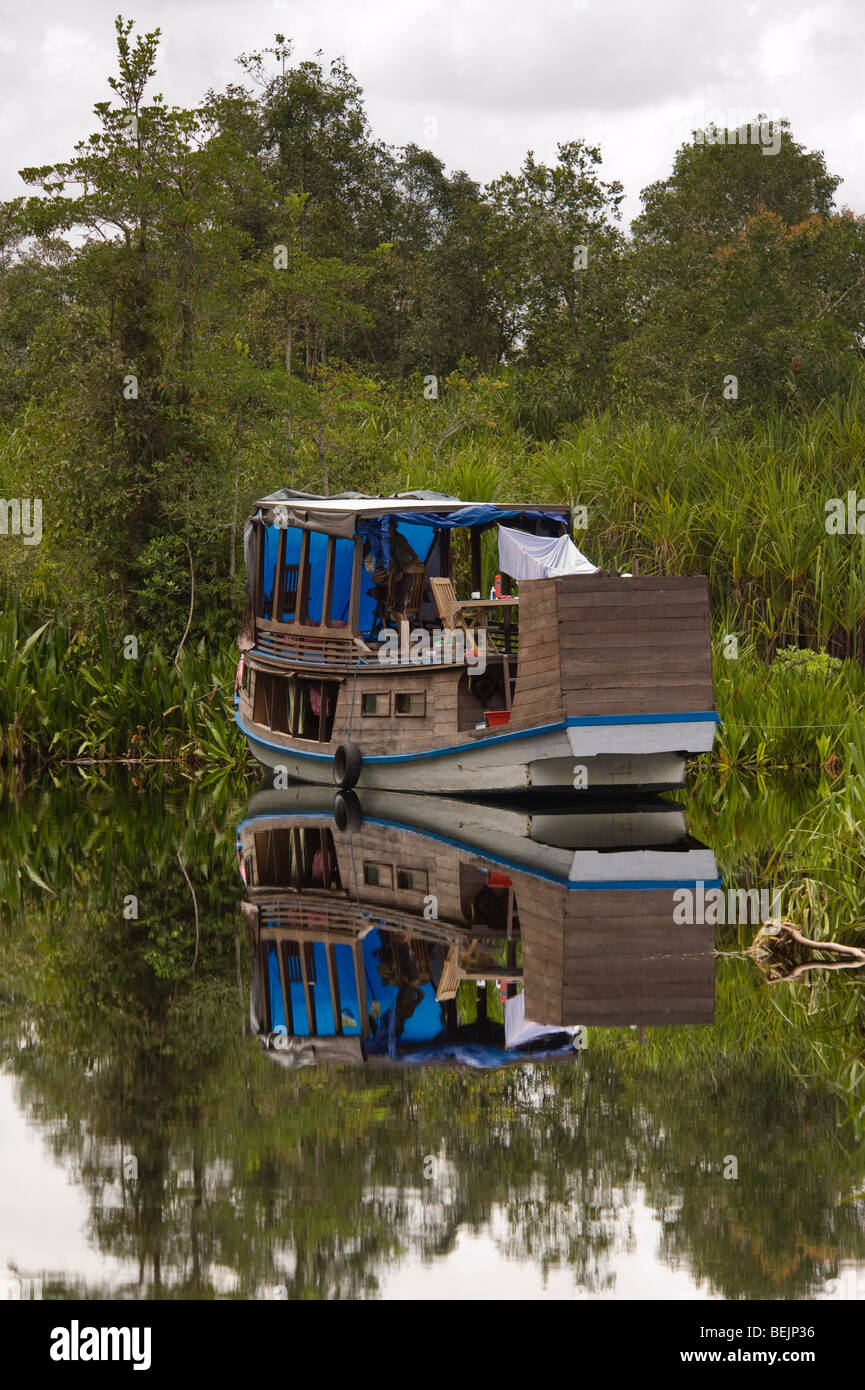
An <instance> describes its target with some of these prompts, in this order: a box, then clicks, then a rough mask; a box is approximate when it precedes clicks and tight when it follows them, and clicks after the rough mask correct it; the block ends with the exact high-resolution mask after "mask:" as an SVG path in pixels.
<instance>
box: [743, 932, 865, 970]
mask: <svg viewBox="0 0 865 1390" xmlns="http://www.w3.org/2000/svg"><path fill="white" fill-rule="evenodd" d="M808 951H822V952H827V953H829V954H830V955H834V956H843V957H845V959H843V960H807V959H805V958H804V957H805V954H806V952H808ZM745 954H746V955H749V956H751V957H752V958H753V959H754V960H755V961H756V962H757V964H758V965H759V967H760V969H761V970H763V971H764V972H765V974H766V979H767V982H768V983H769V984H779V983H781V982H782V981H783V982H786V983H788V984H789V983H790V982H791V981H792V980H796V979H798V978H799V977H800V976H801V975H804V974H805V972H806V971H808V970H859V969H861V967H862V966H863V965H865V951H863V950H860V948H859V947H858V946H844V945H842V943H841V942H840V941H814V940H812V939H811V938H810V937H807V936H804V935H803V933H802V932H801V931H800V930H799V928H798V927H797V926H796V924H795V922H783V921H778V920H777V919H772V920H770V921H768V922H765V923H764V924H763V926H762V927H761V928H760V930H759V932H758V933H757V935H756V937H755V938H754V940H753V942H752V943H751V945H750V946H749V947H748V950H747V951H746V953H745Z"/></svg>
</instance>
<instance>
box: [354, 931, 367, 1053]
mask: <svg viewBox="0 0 865 1390" xmlns="http://www.w3.org/2000/svg"><path fill="white" fill-rule="evenodd" d="M352 954H353V955H354V980H355V985H356V986H357V1007H358V1012H359V1014H360V1019H359V1020H358V1021H359V1023H360V1036H361V1037H362V1038H368V1037H369V1006H368V1000H367V997H366V967H365V966H364V963H363V946H362V945H361V943H360V942H359V941H355V943H354V945H353V946H352Z"/></svg>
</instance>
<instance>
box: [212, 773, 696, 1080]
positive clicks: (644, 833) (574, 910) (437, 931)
mask: <svg viewBox="0 0 865 1390" xmlns="http://www.w3.org/2000/svg"><path fill="white" fill-rule="evenodd" d="M418 803H419V804H418ZM326 808H327V809H326ZM328 809H329V801H328V800H326V799H325V794H324V793H323V792H322V790H321V789H317V788H312V787H309V788H300V789H298V788H293V789H292V790H291V791H290V792H286V793H276V792H268V793H265V794H263V795H261V796H258V797H255V798H253V803H252V805H251V807H250V811H251V814H250V815H249V816H248V818H247V819H246V820H245V821H244V822H243V824H242V825H241V826H240V828H239V831H238V854H239V859H240V863H241V868H242V873H243V877H244V881H245V883H246V904H245V913H246V916H247V922H248V926H249V931H250V944H251V945H252V947H253V952H254V957H255V961H256V969H257V971H258V979H257V984H256V989H257V995H258V998H259V1027H260V1031H261V1032H263V1033H266V1034H272V1033H274V1032H275V1030H277V1029H279V1030H281V1031H282V1033H284V1035H285V1038H286V1042H285V1044H284V1046H285V1047H286V1048H288V1047H289V1043H288V1041H287V1040H288V1039H290V1038H296V1039H306V1040H307V1041H306V1042H303V1043H300V1042H299V1043H298V1047H299V1048H300V1050H304V1049H306V1050H307V1051H309V1050H310V1049H311V1048H313V1043H312V1041H311V1040H312V1039H318V1042H316V1044H315V1048H318V1054H317V1055H322V1054H321V1048H322V1047H324V1044H323V1043H322V1042H321V1040H322V1039H323V1038H331V1039H338V1040H341V1043H340V1047H339V1048H337V1049H336V1052H335V1053H334V1050H333V1049H331V1048H330V1047H329V1046H327V1047H325V1048H324V1051H325V1054H326V1055H331V1056H333V1055H340V1056H341V1055H344V1054H345V1053H346V1051H348V1052H349V1053H350V1054H351V1055H352V1056H356V1057H359V1056H361V1055H363V1050H364V1049H365V1048H366V1047H367V1045H368V1044H369V1043H370V1040H371V1039H373V1038H374V1037H375V1036H376V1031H377V1016H376V1014H375V1008H376V1006H378V1008H379V1015H378V1016H379V1017H380V1016H381V1012H382V1010H383V1009H384V1010H386V1009H387V1008H391V1007H392V1006H394V999H395V995H396V993H397V983H396V982H398V981H399V979H400V978H402V979H403V988H404V989H408V988H409V983H410V981H411V978H412V972H415V976H414V977H415V978H416V980H418V981H420V982H421V985H416V986H415V988H416V989H420V988H421V986H422V991H423V993H424V1001H423V1008H422V1010H421V1012H423V1013H424V1019H425V1027H426V1035H425V1036H426V1040H427V1041H429V1037H430V1030H432V1036H441V1037H448V1036H454V1035H455V1030H456V1028H457V1021H456V1008H455V1004H454V1000H455V997H456V995H457V991H458V989H459V986H460V984H461V983H462V982H463V981H471V980H475V981H485V980H489V979H494V980H499V981H501V982H503V984H504V985H505V987H506V989H507V992H508V993H509V994H512V993H513V992H514V991H515V990H516V989H517V988H519V987H520V986H521V985H522V986H523V987H524V989H525V995H526V1015H527V1017H530V1018H531V1019H532V1021H533V1022H536V1023H539V1024H544V1025H548V1026H549V1027H551V1028H566V1027H574V1026H576V1025H579V1024H586V1025H589V1024H591V1025H629V1024H638V1025H645V1024H663V1023H699V1022H710V1021H711V1019H712V1015H713V981H714V967H713V956H712V949H713V934H712V928H711V927H699V926H698V927H693V926H677V925H675V923H674V922H673V897H672V893H673V888H674V887H676V886H680V885H681V884H683V883H688V882H695V881H697V880H698V879H702V880H703V881H704V882H707V883H711V882H713V881H717V880H715V879H714V876H713V874H712V872H711V871H712V868H713V863H714V861H713V860H712V857H711V854H710V853H709V852H708V851H706V850H705V848H704V847H703V846H699V845H697V843H696V842H695V841H692V840H690V839H689V838H688V837H687V836H685V835H684V834H683V833H680V835H679V836H678V838H671V827H672V828H675V826H676V824H677V823H678V822H679V821H680V818H681V811H680V808H676V807H664V806H660V805H659V806H658V808H657V810H656V811H655V813H654V814H655V821H656V825H657V838H658V840H659V841H660V843H658V844H652V842H651V838H652V811H651V808H650V809H649V810H648V811H646V813H645V815H644V816H643V818H642V820H641V819H640V817H639V815H637V814H636V813H635V812H634V811H633V810H631V811H623V810H621V809H618V810H616V811H613V812H610V813H609V816H608V818H607V820H606V821H605V819H604V815H603V814H592V813H588V814H586V815H585V816H584V817H583V820H582V823H581V820H580V817H573V816H569V817H563V816H559V817H558V818H557V817H555V816H551V815H549V814H544V813H542V814H539V815H537V816H536V817H535V818H534V821H535V822H536V823H537V824H538V825H539V826H540V827H541V828H542V829H543V832H544V834H545V835H546V837H547V838H546V840H545V841H543V842H542V841H539V840H538V839H537V838H532V836H531V834H527V833H525V831H526V828H527V826H531V824H532V823H533V822H532V821H529V820H527V819H526V818H525V817H524V816H523V815H522V813H520V812H518V811H517V812H514V811H512V810H508V809H507V808H504V807H484V806H479V805H475V806H472V807H469V808H467V807H466V803H447V802H443V801H441V800H440V799H438V798H436V799H435V800H434V801H433V803H432V805H430V801H429V799H428V798H410V797H405V796H402V795H401V794H398V793H390V792H377V793H369V794H365V795H364V797H363V801H362V803H360V804H359V806H358V812H357V815H356V816H355V820H354V828H352V829H348V828H346V829H345V830H340V829H339V828H338V827H337V823H336V820H335V819H334V817H333V815H332V814H328ZM402 816H405V819H404V820H401V819H400V817H402ZM457 816H459V817H460V821H461V830H460V835H461V838H460V839H459V840H457V839H456V838H455V837H454V836H453V835H447V836H446V835H445V834H443V833H441V832H442V828H443V827H444V826H446V825H448V822H449V818H450V817H457ZM422 819H425V820H426V821H427V824H426V825H425V826H424V827H423V828H421V827H419V826H418V824H417V821H418V820H422ZM605 824H606V825H607V826H608V831H607V833H608V835H609V838H610V839H612V840H613V841H614V843H613V844H611V845H609V846H607V847H604V845H603V843H602V838H601V837H602V834H603V827H604V825H605ZM471 826H473V827H474V831H473V833H474V835H475V838H476V839H479V840H481V841H483V842H486V841H488V839H489V835H490V831H491V828H497V832H498V846H499V849H500V850H502V851H503V852H502V853H496V854H494V853H493V852H492V850H491V849H489V848H487V845H486V843H484V844H482V845H481V847H478V846H477V845H476V844H472V843H471V840H470V838H469V835H470V834H471V833H472V831H471V830H470V827H471ZM520 831H522V832H523V833H519V832H520ZM629 835H630V840H631V841H633V840H636V841H637V844H636V846H635V845H634V844H632V843H629ZM581 837H582V839H583V841H584V845H583V847H582V848H581V847H580V845H579V840H580V838H581ZM574 841H577V842H578V843H577V844H574ZM551 842H552V843H551ZM569 842H570V843H569ZM586 843H587V844H588V845H589V846H590V847H589V848H586ZM551 865H557V866H558V868H559V873H558V874H556V873H554V872H552V871H551V869H550V866H551ZM665 866H669V868H668V869H667V870H666V871H667V873H668V874H669V877H668V878H666V879H664V878H662V877H661V871H662V870H664V869H665ZM689 866H690V867H691V868H692V869H693V871H694V872H693V874H692V875H691V876H687V875H686V874H685V873H683V870H684V869H687V868H688V867H689ZM575 868H576V871H582V872H583V873H585V874H588V873H593V874H595V875H596V877H595V878H594V879H577V878H574V877H572V876H571V875H572V874H573V873H574V872H575ZM641 870H642V871H643V874H645V875H648V877H643V876H641ZM620 873H621V874H627V875H629V876H630V879H631V884H630V886H629V884H628V882H627V880H624V881H623V880H620V879H619V877H618V875H619V874H620ZM388 951H390V952H391V953H393V952H397V951H402V952H404V953H405V952H407V953H408V956H407V958H408V959H409V960H410V962H411V968H410V969H409V970H408V971H407V972H404V973H403V975H402V976H401V975H400V967H399V966H398V965H397V964H395V963H394V962H395V961H396V956H394V961H393V962H391V963H390V965H389V967H388V968H389V969H390V975H391V984H390V986H389V987H385V986H384V985H383V983H382V981H383V979H384V975H383V973H382V970H383V967H382V959H383V958H384V957H386V956H387V953H388ZM384 974H387V971H386V970H385V971H384ZM406 982H409V983H406ZM479 997H480V998H481V999H483V996H482V995H481V996H479ZM436 1009H438V1012H436ZM371 1010H372V1012H371ZM481 1031H482V1032H483V1031H486V1032H487V1033H488V1032H489V1030H488V1029H487V1030H481ZM406 1032H407V1034H408V1036H407V1038H406V1041H407V1042H409V1041H411V1040H412V1037H413V1035H414V1034H416V1035H417V1036H416V1037H414V1041H416V1042H417V1041H420V1040H421V1031H420V1030H419V1029H418V1028H417V1027H416V1026H415V1025H414V1024H412V1023H411V1020H410V1021H409V1023H408V1024H407V1025H406Z"/></svg>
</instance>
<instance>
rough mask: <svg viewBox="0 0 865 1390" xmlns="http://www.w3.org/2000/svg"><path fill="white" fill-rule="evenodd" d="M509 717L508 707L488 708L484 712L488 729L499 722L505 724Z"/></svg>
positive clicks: (495, 726) (496, 725)
mask: <svg viewBox="0 0 865 1390" xmlns="http://www.w3.org/2000/svg"><path fill="white" fill-rule="evenodd" d="M510 717H511V712H510V710H509V709H488V710H486V711H485V712H484V718H485V719H486V721H487V728H488V729H495V728H497V727H498V726H499V724H507V722H508V720H509V719H510Z"/></svg>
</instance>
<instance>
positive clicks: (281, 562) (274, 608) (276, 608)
mask: <svg viewBox="0 0 865 1390" xmlns="http://www.w3.org/2000/svg"><path fill="white" fill-rule="evenodd" d="M287 539H288V533H287V532H286V531H280V533H279V540H278V541H277V543H276V571H275V573H274V576H273V601H272V603H271V614H272V616H273V621H274V622H275V623H281V622H282V591H283V588H284V587H285V543H286V540H287ZM263 548H264V547H263V546H262V549H263Z"/></svg>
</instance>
